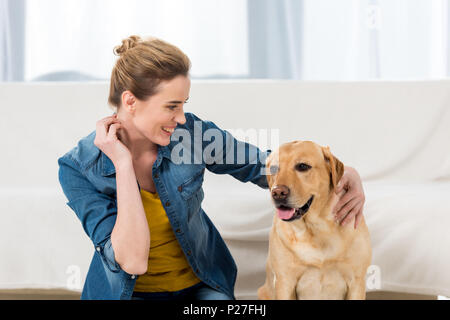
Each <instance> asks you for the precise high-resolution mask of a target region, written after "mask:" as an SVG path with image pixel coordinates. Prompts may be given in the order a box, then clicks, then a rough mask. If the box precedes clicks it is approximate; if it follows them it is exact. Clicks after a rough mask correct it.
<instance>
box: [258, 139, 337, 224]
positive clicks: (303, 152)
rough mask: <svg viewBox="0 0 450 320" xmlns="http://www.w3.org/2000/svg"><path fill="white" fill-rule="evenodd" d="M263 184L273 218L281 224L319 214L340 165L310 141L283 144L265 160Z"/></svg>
mask: <svg viewBox="0 0 450 320" xmlns="http://www.w3.org/2000/svg"><path fill="white" fill-rule="evenodd" d="M266 168H267V182H268V184H269V190H270V193H271V196H272V200H273V202H274V204H275V207H276V208H277V215H278V217H279V218H280V219H282V220H284V221H293V220H296V219H299V218H301V217H303V216H304V215H305V214H307V213H308V212H309V211H310V208H311V207H313V208H314V211H317V212H320V211H321V210H322V209H323V208H324V206H325V205H326V204H327V203H328V201H329V199H330V194H331V192H334V190H335V188H336V186H337V184H338V182H339V180H340V179H341V177H342V175H343V173H344V165H343V164H342V162H341V161H339V160H338V159H337V158H336V157H335V156H333V155H332V154H331V152H330V149H329V147H326V148H325V147H322V146H319V145H318V144H316V143H314V142H311V141H294V142H290V143H286V144H283V145H282V146H281V147H280V148H279V149H278V150H276V151H274V152H272V153H271V154H270V155H269V157H268V158H267V160H266Z"/></svg>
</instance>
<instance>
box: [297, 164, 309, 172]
mask: <svg viewBox="0 0 450 320" xmlns="http://www.w3.org/2000/svg"><path fill="white" fill-rule="evenodd" d="M309 169H311V166H310V165H309V164H306V163H298V164H297V165H296V166H295V170H297V171H300V172H303V171H308V170H309Z"/></svg>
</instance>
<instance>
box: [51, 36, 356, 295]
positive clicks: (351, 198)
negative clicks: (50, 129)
mask: <svg viewBox="0 0 450 320" xmlns="http://www.w3.org/2000/svg"><path fill="white" fill-rule="evenodd" d="M115 53H116V54H117V55H120V57H119V59H118V60H117V62H116V65H115V67H114V69H113V71H112V75H111V85H110V94H109V99H108V101H109V103H110V105H112V106H113V107H115V109H116V113H115V114H114V115H112V116H110V117H107V118H105V119H102V120H100V121H98V122H97V126H96V131H94V132H92V133H91V134H90V135H88V136H87V137H85V138H83V139H81V140H80V141H79V143H78V145H77V146H76V147H75V148H73V149H72V150H70V151H69V152H68V153H66V154H65V155H64V156H62V157H61V158H59V159H58V163H59V166H60V168H59V180H60V183H61V186H62V189H63V191H64V193H65V195H66V197H67V198H68V200H69V201H68V203H67V204H68V205H69V206H70V207H71V208H72V210H73V211H74V212H75V213H76V214H77V216H78V218H79V219H80V221H81V223H82V225H83V228H84V230H85V232H86V233H87V235H88V236H89V238H90V239H91V240H92V242H93V244H94V245H95V250H96V251H95V254H94V257H93V259H92V262H91V265H90V268H89V271H88V275H87V278H86V281H85V284H84V288H83V292H82V295H81V298H82V299H156V300H158V299H164V300H166V299H167V300H170V299H173V300H177V299H195V300H207V299H235V296H234V284H235V281H236V273H237V269H236V265H235V262H234V260H233V258H232V256H231V254H230V252H229V251H228V248H227V246H226V245H225V243H224V241H223V240H222V238H221V236H220V234H219V233H218V231H217V229H216V228H215V227H214V225H213V223H212V222H211V221H210V220H209V218H208V217H207V215H206V214H205V212H204V211H203V210H202V208H201V202H202V200H203V189H202V182H203V175H204V171H205V169H208V170H209V171H211V172H214V173H217V174H226V173H228V174H231V175H232V176H233V177H235V178H236V179H238V180H240V181H242V182H247V181H251V182H252V183H255V184H257V185H258V186H260V187H262V188H268V186H267V181H266V178H265V175H263V174H261V172H263V170H264V168H263V167H264V161H263V160H264V159H265V158H266V157H267V155H268V154H269V153H270V150H268V151H266V152H263V151H261V150H259V149H258V148H257V147H255V146H253V145H251V144H247V143H243V142H240V141H237V140H235V139H234V138H233V137H232V136H230V135H229V134H228V133H227V132H225V131H223V130H221V129H220V128H218V127H217V126H216V125H215V124H214V123H212V122H209V121H202V120H201V119H199V118H198V117H196V116H195V115H194V114H192V113H184V110H183V106H184V104H185V103H186V102H187V100H188V99H189V91H190V80H189V69H190V61H189V59H188V57H187V56H186V55H185V54H184V53H183V52H181V51H180V50H179V49H178V48H176V47H175V46H173V45H170V44H168V43H166V42H164V41H161V40H158V39H147V40H145V41H144V40H142V39H141V38H139V37H138V36H131V37H130V38H128V39H125V40H123V41H122V45H121V46H118V47H116V48H115ZM175 128H176V129H177V130H176V131H175ZM194 129H200V132H205V131H207V130H215V132H218V133H219V134H220V135H221V137H222V138H223V140H224V141H226V142H227V144H226V145H227V146H229V145H231V146H233V150H234V145H235V144H238V145H240V146H241V147H243V149H241V150H245V151H246V154H247V155H249V156H248V157H247V158H246V159H245V160H246V161H245V163H243V164H242V163H241V164H239V163H238V161H236V160H237V159H236V158H237V154H236V155H234V161H232V163H230V161H229V158H227V157H226V156H227V154H229V153H230V152H227V151H229V150H230V149H229V148H228V147H226V148H225V149H224V148H222V149H221V150H223V151H225V152H215V154H214V157H213V156H212V155H211V156H210V157H208V155H206V154H205V153H204V152H202V151H204V150H205V147H206V146H207V143H210V142H209V140H208V141H207V142H205V141H200V144H199V143H198V140H196V141H197V142H196V141H194V142H193V143H192V144H191V142H192V141H190V140H189V139H191V138H192V137H194V136H195V132H194ZM180 132H181V133H183V139H182V141H181V142H179V141H176V139H173V137H174V136H175V135H178V133H180ZM196 132H198V131H196ZM171 137H172V139H171ZM194 140H195V139H194ZM229 143H230V144H229ZM180 144H181V145H182V147H183V152H182V153H183V155H182V156H181V153H180V149H179V146H180ZM191 146H193V149H194V152H193V153H191V151H192V149H191ZM198 151H199V152H198ZM199 153H200V157H198V154H199ZM233 153H234V152H233ZM250 155H256V157H257V158H256V159H250V157H251V156H250ZM180 157H182V159H183V161H181V162H180V161H179V160H180ZM225 159H226V160H225ZM222 160H223V161H222ZM255 160H257V161H255ZM341 183H342V184H341V187H340V188H346V189H347V190H348V191H347V193H346V194H345V195H344V196H343V197H342V199H341V201H340V202H339V203H338V205H337V206H336V209H339V210H338V212H337V219H339V220H341V221H343V220H344V219H343V218H345V221H351V220H352V219H353V217H355V216H356V217H357V218H356V219H355V220H356V222H355V227H356V225H357V222H358V220H359V219H360V218H359V217H360V216H361V214H362V207H363V203H364V194H363V189H362V185H361V181H360V178H359V176H358V174H357V172H356V171H355V170H354V169H352V168H348V167H346V170H345V173H344V177H343V178H342V179H341Z"/></svg>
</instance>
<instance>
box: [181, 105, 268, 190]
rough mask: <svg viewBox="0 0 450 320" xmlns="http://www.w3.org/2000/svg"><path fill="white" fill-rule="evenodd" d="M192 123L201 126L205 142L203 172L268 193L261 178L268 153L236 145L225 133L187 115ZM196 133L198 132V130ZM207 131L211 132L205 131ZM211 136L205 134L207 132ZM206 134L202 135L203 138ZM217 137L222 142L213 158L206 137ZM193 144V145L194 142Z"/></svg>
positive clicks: (239, 142) (241, 142) (264, 177)
mask: <svg viewBox="0 0 450 320" xmlns="http://www.w3.org/2000/svg"><path fill="white" fill-rule="evenodd" d="M189 116H190V117H192V121H194V127H195V126H200V125H201V132H202V133H203V134H204V136H206V137H207V139H202V152H203V160H204V162H205V164H206V168H207V169H208V170H209V171H211V172H214V173H216V174H230V175H231V176H233V177H234V178H236V179H237V180H239V181H242V182H248V181H250V182H252V183H254V184H256V185H258V186H259V187H261V188H263V189H268V188H269V186H268V183H267V176H266V174H265V162H266V159H267V157H268V156H269V154H270V153H271V152H272V150H267V151H262V150H260V149H259V148H258V147H256V146H255V145H252V144H250V143H247V142H243V141H239V140H237V139H236V138H234V137H233V136H232V135H231V134H230V133H229V132H228V131H226V130H222V129H220V128H219V127H218V126H217V125H216V124H214V123H213V122H211V121H203V120H201V119H200V118H198V117H197V116H196V115H194V114H189ZM198 129H199V128H198ZM209 130H211V131H209ZM208 131H209V132H211V134H209V135H208V134H207V132H208ZM205 133H206V135H205ZM217 135H218V136H219V137H216V138H219V139H221V140H222V144H221V146H222V148H221V149H220V150H218V152H216V153H214V155H213V156H210V155H209V152H205V150H206V151H208V150H207V148H208V145H209V144H211V142H212V141H213V139H212V138H211V141H205V140H208V139H209V136H217ZM194 143H195V141H194Z"/></svg>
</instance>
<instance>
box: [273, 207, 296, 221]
mask: <svg viewBox="0 0 450 320" xmlns="http://www.w3.org/2000/svg"><path fill="white" fill-rule="evenodd" d="M294 212H295V209H294V208H292V209H287V208H286V209H284V208H283V209H281V208H277V214H278V218H280V219H284V220H287V219H290V218H292V216H293V215H294Z"/></svg>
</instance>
